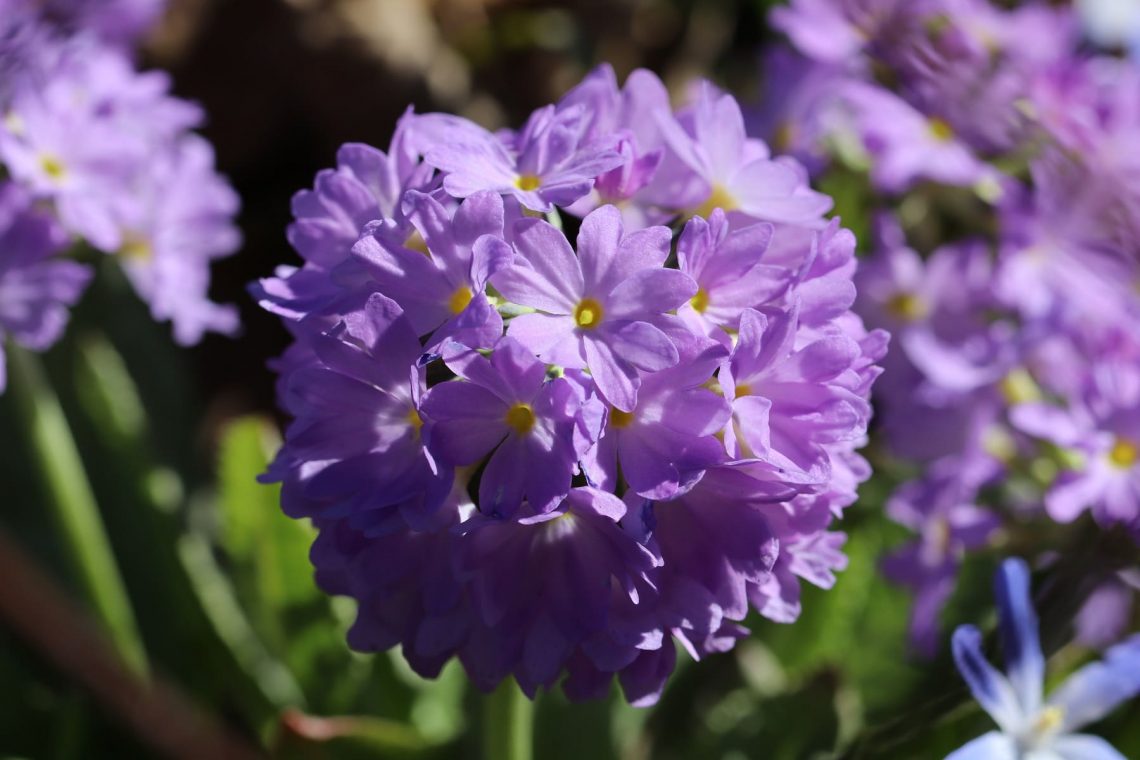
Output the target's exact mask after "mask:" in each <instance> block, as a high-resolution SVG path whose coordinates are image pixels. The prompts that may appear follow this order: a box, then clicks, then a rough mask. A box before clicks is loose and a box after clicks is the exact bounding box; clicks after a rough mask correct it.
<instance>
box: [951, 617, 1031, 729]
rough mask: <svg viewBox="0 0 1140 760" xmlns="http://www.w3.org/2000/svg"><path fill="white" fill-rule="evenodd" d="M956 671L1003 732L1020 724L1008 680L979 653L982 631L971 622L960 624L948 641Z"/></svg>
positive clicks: (1016, 727)
mask: <svg viewBox="0 0 1140 760" xmlns="http://www.w3.org/2000/svg"><path fill="white" fill-rule="evenodd" d="M951 643H952V646H953V650H954V662H955V663H956V664H957V665H958V672H959V673H961V674H962V678H963V679H964V680H965V681H966V684H967V685H968V686H969V687H970V692H971V693H972V694H973V695H974V699H976V700H978V704H980V705H981V706H982V709H984V710H985V711H986V712H987V713H989V714H990V717H991V718H993V719H994V722H995V723H997V724H998V726H999V727H1000V728H1001V729H1002V730H1003V731H1006V732H1009V731H1014V730H1017V729H1018V728H1020V727H1021V724H1022V718H1023V714H1022V712H1021V708H1020V706H1019V704H1018V701H1017V695H1016V694H1014V691H1013V687H1012V686H1011V685H1010V683H1009V680H1008V679H1007V678H1006V677H1005V676H1004V675H1002V674H1001V673H999V672H998V671H997V669H996V668H994V666H993V665H991V664H990V663H989V661H988V660H986V657H985V655H984V654H982V634H981V633H980V632H979V631H978V629H977V628H975V627H974V626H972V625H961V626H958V629H957V630H956V631H954V638H953V639H952V641H951Z"/></svg>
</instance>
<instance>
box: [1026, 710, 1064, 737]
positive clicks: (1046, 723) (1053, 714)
mask: <svg viewBox="0 0 1140 760" xmlns="http://www.w3.org/2000/svg"><path fill="white" fill-rule="evenodd" d="M1064 720H1065V711H1064V710H1062V709H1061V708H1060V707H1056V706H1054V705H1050V706H1049V707H1046V708H1045V709H1043V710H1042V711H1041V712H1040V713H1039V714H1038V715H1037V720H1035V721H1034V722H1033V733H1035V734H1037V735H1038V736H1044V735H1046V734H1051V733H1053V732H1054V731H1056V730H1057V729H1058V728H1060V727H1061V724H1062V723H1063V722H1064Z"/></svg>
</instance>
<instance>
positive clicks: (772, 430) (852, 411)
mask: <svg viewBox="0 0 1140 760" xmlns="http://www.w3.org/2000/svg"><path fill="white" fill-rule="evenodd" d="M798 318H799V316H798V309H797V308H796V307H793V308H792V309H791V310H789V311H787V312H783V313H775V314H772V315H771V316H766V315H764V314H761V313H760V312H758V311H755V310H752V309H748V310H746V311H745V312H744V314H743V316H742V317H741V319H740V337H739V340H738V342H737V344H736V347H735V349H734V350H733V352H732V357H731V358H730V359H729V360H728V361H727V362H726V363H725V365H724V366H723V367H722V368H721V372H720V375H719V380H720V384H721V386H722V387H723V388H724V394H725V398H726V399H727V400H728V401H729V403H731V404H732V422H731V424H729V425H728V426H726V427H725V436H724V438H725V445H726V446H727V448H728V452H729V454H730V455H731V456H733V457H737V458H741V459H746V458H748V459H750V458H755V459H758V460H760V461H762V462H764V463H766V464H768V465H770V466H772V467H775V468H777V469H778V470H779V472H781V473H782V474H783V476H784V477H785V478H787V479H788V480H789V481H790V482H799V483H805V484H818V483H822V482H825V481H826V480H827V479H828V478H829V476H830V467H831V465H830V457H829V455H828V452H827V450H826V449H825V448H824V445H825V444H831V443H838V442H842V441H848V440H852V439H858V438H861V437H862V436H863V434H864V433H865V431H866V423H867V420H868V419H869V418H870V407H869V405H868V404H867V402H866V401H865V400H864V399H862V398H861V397H860V396H858V395H857V394H855V393H853V392H851V391H850V390H848V389H846V388H844V387H843V386H842V383H841V382H839V381H840V378H841V377H842V375H843V373H844V372H846V371H847V370H849V369H850V368H851V366H852V364H853V363H854V362H855V361H856V359H857V358H858V357H859V355H860V353H861V350H860V348H859V345H858V344H857V343H856V342H855V341H853V340H851V339H850V338H848V337H845V336H841V335H835V336H832V337H828V338H823V339H821V340H817V341H814V342H812V343H809V344H808V345H806V346H803V347H801V348H797V347H796V345H795V343H796V331H797V326H798Z"/></svg>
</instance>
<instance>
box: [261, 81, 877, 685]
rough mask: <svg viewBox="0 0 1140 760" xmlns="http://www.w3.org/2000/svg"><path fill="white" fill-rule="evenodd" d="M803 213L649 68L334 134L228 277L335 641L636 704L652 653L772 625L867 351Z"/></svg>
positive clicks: (773, 175) (798, 182)
mask: <svg viewBox="0 0 1140 760" xmlns="http://www.w3.org/2000/svg"><path fill="white" fill-rule="evenodd" d="M830 206H831V201H830V199H829V198H828V197H826V196H824V195H821V194H819V193H817V192H814V191H813V190H811V189H810V187H809V186H808V184H807V180H806V173H805V172H804V170H803V169H802V167H801V166H800V165H799V164H797V163H796V162H794V161H792V160H789V159H784V158H773V157H772V156H771V155H770V153H769V150H768V148H767V146H766V145H765V144H764V143H763V142H761V141H759V140H756V139H751V138H749V137H747V136H746V134H745V129H744V120H743V118H742V115H741V111H740V108H739V106H738V104H737V103H736V101H735V100H734V99H733V98H732V97H731V96H728V95H725V94H722V93H721V92H719V91H718V90H717V89H715V88H714V87H713V86H712V85H710V84H707V83H703V84H701V85H700V86H699V87H697V88H696V90H695V97H694V99H693V101H692V103H691V105H689V106H687V107H685V108H683V109H682V110H680V111H676V112H674V111H673V110H672V108H671V107H670V105H669V100H668V96H667V93H666V90H665V88H664V86H663V85H662V83H661V82H660V81H659V80H658V79H657V78H656V77H655V76H654V75H652V74H650V73H648V72H645V71H637V72H635V73H633V74H632V75H631V76H630V77H629V79H628V81H627V82H626V84H625V86H624V87H622V88H619V86H618V83H617V81H616V79H615V77H614V74H613V72H612V70H611V69H609V68H608V67H601V68H599V69H597V70H595V71H594V72H593V73H591V74H590V75H589V76H588V77H587V78H586V79H585V80H584V81H583V82H582V83H581V84H580V85H578V86H577V87H576V88H575V89H573V90H572V91H571V92H569V93H568V94H567V95H566V96H565V97H564V98H563V99H562V100H561V102H559V103H558V104H556V105H551V106H547V107H545V108H542V109H539V110H538V111H536V112H535V113H534V114H532V115H531V117H530V118H529V119H528V121H527V122H526V124H525V125H524V126H523V127H522V129H520V130H518V131H501V132H496V133H491V132H488V131H486V130H484V129H483V128H481V127H479V126H477V125H475V124H473V123H471V122H468V121H466V120H464V119H461V118H457V117H454V116H449V115H443V114H426V115H419V114H415V113H412V112H410V111H409V113H407V114H406V115H405V116H404V117H403V118H402V119H401V120H400V122H399V124H398V127H397V130H396V133H395V135H394V137H393V139H392V144H391V146H390V148H389V150H388V152H387V153H384V152H381V151H379V150H376V149H374V148H371V147H368V146H365V145H358V144H349V145H345V146H344V147H343V148H342V149H341V150H340V153H339V154H338V157H337V166H336V168H335V169H330V170H326V171H322V172H320V173H319V174H318V175H317V179H316V183H315V187H314V189H313V190H306V191H302V192H301V193H299V194H298V195H297V196H296V198H295V199H294V204H293V210H294V214H295V217H296V221H295V222H294V223H293V224H292V225H291V226H290V228H289V240H290V242H291V243H292V245H293V247H294V248H295V249H296V250H297V252H298V253H299V254H300V255H301V256H302V258H303V259H304V263H303V265H301V266H300V267H282V268H280V269H279V270H278V271H277V272H276V276H275V277H272V278H268V279H265V280H262V281H261V282H259V283H257V284H256V285H255V286H254V288H253V290H254V292H255V294H256V296H257V297H258V299H259V301H260V302H261V303H262V305H263V306H264V307H265V308H267V309H269V310H270V311H273V312H275V313H277V314H279V315H280V316H281V317H282V319H283V320H284V322H285V323H286V325H287V326H288V328H289V329H290V331H291V332H292V334H293V335H294V337H295V341H294V343H293V344H292V346H291V347H290V348H289V350H288V351H287V352H286V354H285V355H284V356H283V357H281V359H280V360H279V361H278V363H277V369H278V370H279V371H280V374H281V379H280V384H279V393H280V400H281V403H282V405H283V406H284V407H285V409H286V410H287V411H288V412H289V413H290V414H291V415H292V416H293V417H294V418H295V420H294V422H293V423H292V424H291V426H290V427H289V429H288V432H287V436H286V441H285V444H284V446H283V448H282V450H281V452H280V454H279V456H278V457H277V459H276V461H275V462H274V463H273V465H272V467H271V469H270V472H269V473H268V474H267V475H266V476H265V477H266V479H267V480H269V481H279V482H281V483H282V484H283V490H282V502H283V507H284V509H285V511H286V512H287V513H288V514H289V515H291V516H293V517H297V518H310V519H312V521H313V522H314V524H315V525H316V526H317V527H318V528H319V530H320V534H319V538H318V539H317V542H316V544H315V545H314V547H313V552H312V559H313V562H314V564H315V565H316V568H317V576H318V580H319V581H320V583H321V584H322V586H323V587H324V588H325V589H326V590H327V591H329V592H330V593H335V594H344V595H348V596H351V597H353V598H355V599H356V601H357V602H358V603H359V614H358V617H357V620H356V623H355V624H354V626H353V627H352V629H351V631H350V633H349V640H350V644H351V645H352V646H353V647H355V648H357V649H360V650H365V651H374V650H382V649H386V648H389V647H392V646H395V645H400V646H401V647H402V650H403V653H404V656H405V657H406V658H407V660H408V662H409V663H410V664H411V666H412V667H413V668H414V669H415V670H416V671H417V672H419V673H421V674H423V675H426V676H432V675H434V674H436V673H437V672H438V671H439V669H440V668H441V667H442V666H443V664H444V663H446V662H447V661H448V660H449V659H450V658H452V657H458V658H459V660H460V661H461V662H462V663H463V665H464V667H465V668H466V670H467V672H468V673H469V675H470V677H471V679H472V680H473V681H474V683H475V684H476V685H477V686H479V687H480V688H483V689H488V690H489V689H491V688H493V687H494V686H495V685H496V684H497V683H498V682H499V681H501V680H502V679H504V678H505V677H508V676H514V677H515V679H517V681H518V683H519V684H520V685H521V686H522V688H523V689H524V691H526V692H527V693H528V694H531V695H533V694H534V693H535V691H536V690H537V689H538V688H540V687H550V686H553V685H554V684H555V683H556V682H558V681H560V680H561V682H562V687H563V689H564V690H565V692H566V693H567V695H568V696H570V697H571V698H573V699H588V698H593V697H598V696H601V695H604V694H605V693H607V692H608V689H609V688H610V684H611V683H612V680H613V677H614V676H615V675H616V676H617V677H618V679H619V681H620V683H621V686H622V687H623V689H624V691H625V694H626V697H627V698H628V699H629V700H630V701H631V702H633V703H635V704H650V703H652V702H653V701H654V700H655V699H656V698H657V696H658V695H659V694H660V692H661V689H662V688H663V686H664V683H665V681H666V679H667V678H668V676H669V674H670V673H671V671H672V669H673V667H674V662H675V657H676V649H675V647H676V644H677V643H679V644H681V646H683V647H684V648H685V649H686V650H687V651H688V652H689V653H690V654H691V655H692V656H694V657H698V658H699V657H701V656H703V655H705V654H707V653H710V652H717V651H726V650H728V649H730V648H731V647H732V646H733V644H734V643H735V641H736V640H737V639H739V638H740V637H742V636H743V635H745V634H746V631H745V629H744V628H742V627H741V626H740V625H739V621H741V620H743V619H744V617H745V615H746V614H747V612H748V609H749V606H752V607H754V608H755V609H757V610H758V611H759V612H760V613H761V614H762V615H764V616H766V617H768V618H771V619H773V620H777V621H782V622H790V621H792V620H794V619H795V618H796V616H797V615H798V613H799V608H800V603H799V596H800V591H799V581H800V579H806V580H808V581H810V582H812V583H815V584H817V585H820V586H829V585H830V584H831V583H833V582H834V576H833V571H834V570H836V569H839V568H842V567H843V565H844V562H845V558H844V556H843V554H842V553H841V551H840V550H841V547H842V544H843V540H844V537H843V535H842V534H841V533H836V532H832V531H829V530H828V528H829V526H830V524H831V522H832V521H833V520H834V519H835V518H837V517H839V516H840V514H841V512H842V509H843V508H844V507H845V506H847V505H849V504H850V503H851V502H852V501H853V500H854V499H855V489H856V487H857V485H858V484H859V483H860V482H861V481H862V480H864V479H865V478H866V477H867V476H868V474H869V470H868V467H867V464H866V462H865V461H864V460H863V459H862V458H860V457H859V456H858V455H857V454H856V453H855V450H856V449H857V448H858V447H859V446H860V445H861V444H862V442H863V441H864V438H865V434H866V427H867V423H868V419H869V417H870V414H871V410H870V406H869V404H868V400H867V399H868V394H869V390H870V385H871V383H872V382H873V381H874V379H875V377H876V376H877V374H878V371H879V370H878V368H877V367H876V366H875V362H876V361H877V360H878V359H879V358H881V357H882V355H883V353H884V351H885V349H886V343H887V339H886V334H885V333H883V332H871V333H868V332H867V331H866V330H865V329H864V328H863V325H862V323H861V322H860V320H859V319H858V317H856V316H855V315H854V314H853V313H852V312H851V310H850V308H851V305H852V303H853V301H854V299H855V288H854V286H853V284H852V275H853V273H854V270H855V259H854V248H855V239H854V237H853V236H852V235H851V234H850V233H849V232H848V231H846V230H844V229H841V228H840V227H839V224H838V222H837V221H832V222H830V223H829V222H828V221H826V220H825V219H824V218H823V216H824V214H825V213H826V212H827V211H828V210H829V208H830ZM578 220H580V222H579V221H578ZM667 225H668V226H667ZM571 227H576V228H577V233H576V236H574V235H572V234H571V235H568V234H567V229H568V228H571ZM571 239H575V244H574V245H572V244H571Z"/></svg>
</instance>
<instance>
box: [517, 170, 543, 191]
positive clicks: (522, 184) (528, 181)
mask: <svg viewBox="0 0 1140 760" xmlns="http://www.w3.org/2000/svg"><path fill="white" fill-rule="evenodd" d="M541 184H542V178H541V177H539V176H538V175H536V174H520V175H519V176H518V177H517V178H516V179H515V187H517V188H518V189H519V190H522V191H523V192H524V193H528V192H530V191H531V190H537V189H538V188H539V185H541Z"/></svg>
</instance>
